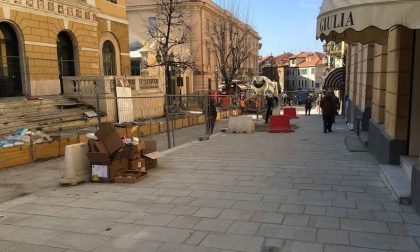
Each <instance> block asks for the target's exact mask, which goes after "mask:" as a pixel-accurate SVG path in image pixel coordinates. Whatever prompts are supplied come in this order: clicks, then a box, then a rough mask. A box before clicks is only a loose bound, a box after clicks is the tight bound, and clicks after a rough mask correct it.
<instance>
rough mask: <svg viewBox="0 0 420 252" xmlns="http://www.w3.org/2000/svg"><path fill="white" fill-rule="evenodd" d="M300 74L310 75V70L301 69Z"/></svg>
mask: <svg viewBox="0 0 420 252" xmlns="http://www.w3.org/2000/svg"><path fill="white" fill-rule="evenodd" d="M300 74H301V75H306V74H308V70H307V69H301V70H300Z"/></svg>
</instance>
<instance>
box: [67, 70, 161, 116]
mask: <svg viewBox="0 0 420 252" xmlns="http://www.w3.org/2000/svg"><path fill="white" fill-rule="evenodd" d="M117 82H122V84H123V86H129V87H131V96H132V97H137V98H135V99H134V100H135V102H134V103H133V105H134V108H136V107H139V106H140V107H141V106H142V104H141V101H140V100H141V99H140V98H141V97H162V99H163V97H164V91H163V87H161V85H159V84H160V82H159V79H158V78H153V77H140V76H128V77H115V76H68V77H63V88H64V95H65V96H67V97H71V98H76V99H78V100H79V101H80V102H82V103H84V104H86V105H90V106H92V107H94V108H96V110H97V111H100V112H104V113H106V115H107V117H106V120H107V121H115V120H116V118H117V116H118V104H117V103H116V101H117V100H118V97H117V92H116V87H117V86H121V84H120V83H117ZM162 102H163V100H162ZM134 111H136V110H134ZM161 113H163V110H162V111H161V112H159V113H156V114H161ZM139 117H140V116H137V115H136V114H135V118H139Z"/></svg>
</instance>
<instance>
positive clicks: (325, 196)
mask: <svg viewBox="0 0 420 252" xmlns="http://www.w3.org/2000/svg"><path fill="white" fill-rule="evenodd" d="M293 124H295V125H296V127H297V130H296V132H295V133H291V134H268V133H265V132H257V133H255V134H226V133H219V134H217V135H216V136H214V137H213V138H211V139H210V140H208V141H204V142H198V141H197V142H192V143H189V144H187V145H184V146H182V147H180V148H178V149H175V150H171V151H168V152H167V153H166V155H165V156H164V157H162V158H160V159H159V167H158V168H157V169H155V170H152V172H151V173H150V176H149V177H148V178H146V179H145V180H143V181H141V182H139V183H137V184H133V185H129V184H82V185H79V186H76V187H58V188H56V189H54V190H53V189H48V188H47V189H44V190H42V191H38V192H36V193H33V194H31V195H27V196H25V197H21V198H18V199H15V200H13V201H8V202H4V203H2V204H0V214H1V215H4V216H5V217H3V218H1V220H0V251H31V252H32V251H42V252H56V251H57V252H58V251H68V252H69V251H73V252H74V251H96V252H99V251H101V252H105V251H113V252H114V251H141V252H149V251H158V252H168V251H191V252H201V251H206V252H213V251H214V252H222V251H224V252H227V251H282V252H295V251H296V252H297V251H302V252H309V251H310V252H321V251H323V252H380V251H420V250H419V248H420V217H419V216H418V215H416V214H415V213H414V211H413V209H412V208H411V207H407V206H402V205H398V204H397V203H395V202H394V200H393V199H392V197H391V195H390V193H389V192H388V190H387V189H386V188H385V185H384V183H383V182H382V180H381V178H380V176H379V167H378V164H377V162H376V161H375V159H374V157H373V156H371V155H370V154H369V153H367V152H349V151H348V150H347V148H346V147H345V145H344V137H345V136H346V135H347V134H353V133H350V132H349V131H348V129H347V128H346V126H345V124H344V122H343V121H342V120H337V124H336V125H334V126H333V130H334V132H333V133H329V134H323V133H322V121H321V117H320V116H318V115H316V116H311V117H305V116H302V115H300V118H299V119H297V120H293ZM270 249H271V250H270Z"/></svg>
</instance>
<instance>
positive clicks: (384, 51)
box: [372, 45, 388, 124]
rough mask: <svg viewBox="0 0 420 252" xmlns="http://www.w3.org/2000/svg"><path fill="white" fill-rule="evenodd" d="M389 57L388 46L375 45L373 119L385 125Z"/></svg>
mask: <svg viewBox="0 0 420 252" xmlns="http://www.w3.org/2000/svg"><path fill="white" fill-rule="evenodd" d="M387 56H388V47H387V45H375V54H374V67H373V69H374V71H373V94H372V119H373V120H374V122H375V123H378V124H383V123H384V122H385V96H386V71H387Z"/></svg>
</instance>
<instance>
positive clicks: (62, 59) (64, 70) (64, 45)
mask: <svg viewBox="0 0 420 252" xmlns="http://www.w3.org/2000/svg"><path fill="white" fill-rule="evenodd" d="M57 56H58V73H59V79H60V88H61V94H63V92H64V87H63V77H64V76H75V74H76V71H75V60H74V58H75V57H74V45H73V42H72V40H71V38H70V36H69V34H68V33H67V32H65V31H62V32H60V33H59V34H58V36H57Z"/></svg>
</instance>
